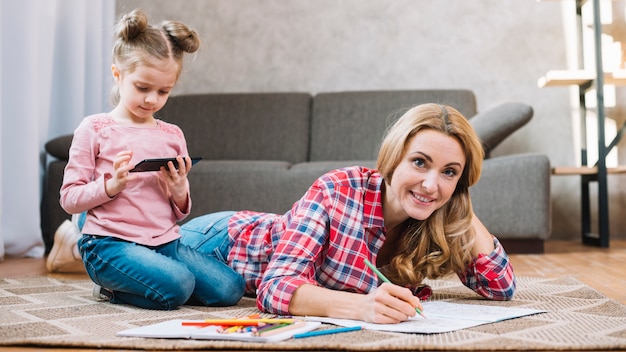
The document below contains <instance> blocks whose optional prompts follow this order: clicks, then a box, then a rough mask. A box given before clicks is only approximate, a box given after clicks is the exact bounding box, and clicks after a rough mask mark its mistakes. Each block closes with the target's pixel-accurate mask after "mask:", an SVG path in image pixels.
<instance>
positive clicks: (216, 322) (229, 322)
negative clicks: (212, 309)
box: [182, 318, 295, 326]
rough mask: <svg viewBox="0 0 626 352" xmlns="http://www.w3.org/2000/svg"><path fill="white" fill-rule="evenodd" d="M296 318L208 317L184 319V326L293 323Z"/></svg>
mask: <svg viewBox="0 0 626 352" xmlns="http://www.w3.org/2000/svg"><path fill="white" fill-rule="evenodd" d="M294 322H295V320H294V319H291V318H289V319H270V318H268V319H263V318H261V319H207V320H202V321H183V322H182V325H183V326H210V325H221V326H259V325H265V324H293V323H294Z"/></svg>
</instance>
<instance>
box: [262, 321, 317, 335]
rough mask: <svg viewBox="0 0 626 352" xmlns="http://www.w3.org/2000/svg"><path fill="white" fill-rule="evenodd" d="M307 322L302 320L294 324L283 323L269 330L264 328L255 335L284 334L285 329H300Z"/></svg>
mask: <svg viewBox="0 0 626 352" xmlns="http://www.w3.org/2000/svg"><path fill="white" fill-rule="evenodd" d="M305 325H306V323H305V322H303V321H301V322H298V323H294V324H281V325H279V326H277V327H276V328H274V329H269V330H262V331H259V332H257V333H255V334H253V335H254V336H272V335H277V334H282V333H283V332H285V331H291V330H295V329H299V328H301V327H303V326H305Z"/></svg>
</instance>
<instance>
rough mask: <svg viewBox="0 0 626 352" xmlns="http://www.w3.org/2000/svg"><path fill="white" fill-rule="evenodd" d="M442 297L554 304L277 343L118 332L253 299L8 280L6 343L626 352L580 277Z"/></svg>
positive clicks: (251, 307)
mask: <svg viewBox="0 0 626 352" xmlns="http://www.w3.org/2000/svg"><path fill="white" fill-rule="evenodd" d="M431 285H432V286H433V288H434V292H435V294H434V296H433V299H436V300H441V299H446V300H448V299H452V300H454V301H455V302H461V303H470V304H494V305H502V306H515V307H528V308H534V309H542V310H547V311H548V312H547V313H542V314H537V315H532V316H527V317H522V318H518V319H512V320H507V321H503V322H498V323H493V324H486V325H481V326H478V327H474V328H470V329H465V330H460V331H455V332H450V333H443V334H433V335H421V334H404V333H389V332H377V331H367V330H362V331H355V332H349V333H343V334H337V335H326V336H319V337H312V338H307V339H298V340H287V341H283V342H277V343H268V344H263V343H249V342H236V341H207V340H184V339H176V340H168V339H140V338H124V337H116V336H115V333H116V332H117V331H120V330H124V329H127V328H131V327H136V326H143V325H148V324H154V323H156V322H160V321H164V320H171V319H188V320H192V319H207V318H227V317H233V316H247V315H250V314H252V313H253V312H256V307H255V303H254V301H253V300H251V299H243V300H242V301H241V302H240V303H239V305H237V306H236V307H229V308H221V309H218V308H206V307H191V306H185V307H183V308H181V309H178V310H175V311H168V312H163V311H151V310H144V309H139V308H134V307H130V306H124V305H114V304H110V303H103V302H98V301H96V300H95V299H94V298H92V297H91V288H92V284H91V282H90V281H87V280H61V279H53V278H46V277H27V278H22V279H0V346H42V347H88V348H115V349H152V350H173V349H178V350H184V349H189V350H192V349H222V350H237V349H240V350H244V349H245V350H342V351H374V350H410V351H416V350H449V351H454V350H481V351H484V350H610V349H626V306H624V305H622V304H620V303H618V302H616V301H614V300H611V299H609V298H607V297H605V296H603V295H602V294H600V293H599V292H597V291H595V290H594V289H592V288H590V287H588V286H586V285H585V284H583V283H581V282H580V281H578V280H576V279H574V278H571V277H563V278H557V279H542V278H527V277H523V278H518V291H517V294H516V297H515V299H514V300H513V301H510V302H486V301H484V300H481V299H479V298H478V297H477V296H476V295H475V294H473V292H471V291H470V290H468V289H466V288H465V287H463V286H462V285H461V284H460V282H459V281H458V280H450V281H445V280H441V281H435V282H431Z"/></svg>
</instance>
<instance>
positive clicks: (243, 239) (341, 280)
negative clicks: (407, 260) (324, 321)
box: [228, 167, 515, 314]
mask: <svg viewBox="0 0 626 352" xmlns="http://www.w3.org/2000/svg"><path fill="white" fill-rule="evenodd" d="M382 184H383V179H382V176H381V175H380V174H379V173H378V172H377V171H375V170H370V169H366V168H362V167H350V168H344V169H340V170H335V171H332V172H330V173H327V174H325V175H323V176H322V177H320V178H319V179H318V180H317V181H316V182H315V183H314V184H313V185H312V186H311V187H310V188H309V190H308V191H307V193H306V194H305V195H304V196H303V197H302V198H301V199H300V200H299V201H298V202H297V203H295V204H294V206H293V208H292V209H291V210H290V211H289V212H287V213H286V214H284V215H276V214H267V213H256V212H248V211H245V212H238V213H236V214H235V215H234V216H233V217H232V218H231V219H230V221H229V228H228V232H229V236H230V240H231V242H232V244H233V247H232V249H231V251H230V253H229V256H228V260H229V262H230V265H231V266H232V267H233V268H234V269H235V270H237V271H238V272H239V273H241V274H242V275H243V277H244V279H245V281H246V292H247V293H248V294H256V295H257V306H258V307H259V309H261V310H263V311H267V312H272V313H276V314H288V313H289V312H288V311H289V302H290V301H291V296H292V295H293V293H294V292H295V291H296V289H297V288H298V287H300V286H301V285H303V284H313V285H317V286H323V287H326V288H330V289H334V290H342V291H348V292H357V293H367V292H369V291H371V290H373V289H374V288H376V287H377V286H378V278H377V277H376V274H375V273H373V272H372V270H370V269H369V268H368V267H367V266H366V265H365V264H364V262H363V259H366V258H367V259H368V260H369V261H371V262H372V263H376V256H377V254H378V251H379V250H380V248H381V247H382V245H383V242H384V240H385V228H384V220H383V207H382V201H383V200H382V192H381V185H382ZM494 241H495V243H496V250H495V251H494V252H493V253H491V254H490V255H489V256H480V257H479V258H477V259H476V261H475V262H474V263H472V265H471V266H470V267H469V268H468V270H467V272H466V273H464V274H463V275H459V277H460V278H461V281H462V282H463V283H464V284H465V285H467V286H468V287H469V288H471V289H473V290H474V291H476V292H477V293H479V294H481V295H483V296H485V297H488V298H493V299H508V298H510V297H511V296H512V295H513V292H514V289H515V282H514V281H515V279H514V275H513V271H512V268H511V266H510V265H509V262H508V257H507V255H506V253H505V252H504V250H503V249H502V247H501V246H500V245H499V243H498V242H497V240H495V239H494Z"/></svg>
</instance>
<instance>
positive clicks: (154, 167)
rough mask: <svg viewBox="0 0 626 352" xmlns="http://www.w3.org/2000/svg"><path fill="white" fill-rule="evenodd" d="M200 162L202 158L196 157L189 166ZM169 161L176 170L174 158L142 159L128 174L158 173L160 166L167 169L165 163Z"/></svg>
mask: <svg viewBox="0 0 626 352" xmlns="http://www.w3.org/2000/svg"><path fill="white" fill-rule="evenodd" d="M200 160H202V157H200V156H196V157H192V158H191V165H195V164H196V163H197V162H198V161H200ZM168 161H171V162H173V163H174V167H175V168H176V169H178V161H176V158H157V159H144V160H142V161H140V162H139V163H138V164H137V165H135V168H134V169H132V170H130V172H144V171H159V170H161V166H165V168H167V162H168Z"/></svg>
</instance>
